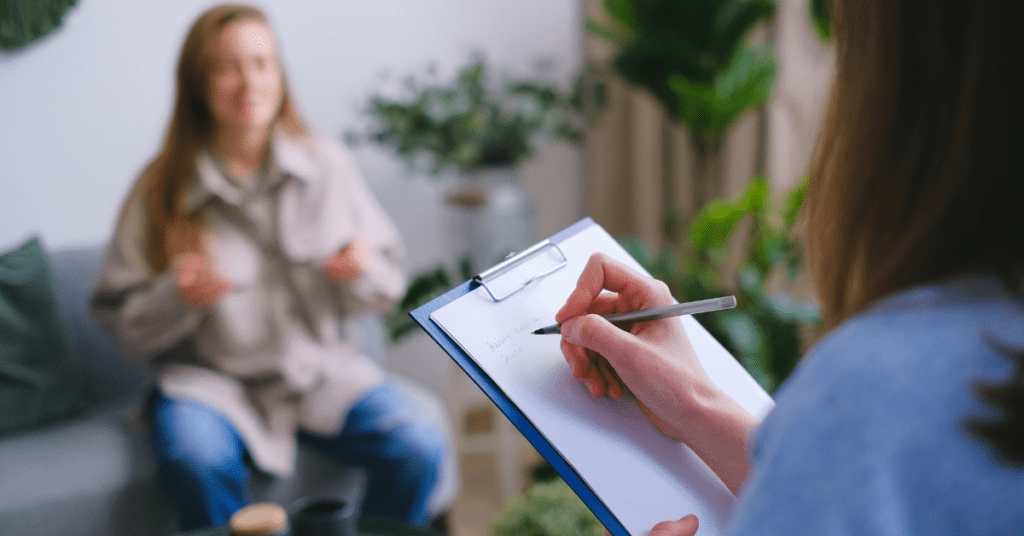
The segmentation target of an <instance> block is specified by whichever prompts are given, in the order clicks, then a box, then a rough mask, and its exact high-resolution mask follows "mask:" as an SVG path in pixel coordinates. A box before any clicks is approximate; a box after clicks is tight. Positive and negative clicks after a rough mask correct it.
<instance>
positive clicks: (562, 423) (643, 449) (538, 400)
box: [430, 224, 773, 536]
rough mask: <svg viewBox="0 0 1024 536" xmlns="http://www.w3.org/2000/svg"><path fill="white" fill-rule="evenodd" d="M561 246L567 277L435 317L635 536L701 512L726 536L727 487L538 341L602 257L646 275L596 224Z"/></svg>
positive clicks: (741, 382)
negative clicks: (594, 258)
mask: <svg viewBox="0 0 1024 536" xmlns="http://www.w3.org/2000/svg"><path fill="white" fill-rule="evenodd" d="M559 245H560V247H561V249H562V251H563V252H564V253H565V256H566V258H567V259H568V264H567V265H566V266H565V267H563V268H561V269H560V270H558V271H556V272H554V273H552V274H550V275H548V276H546V277H544V278H542V279H540V280H538V281H535V282H533V283H532V284H530V285H529V286H527V287H526V288H525V289H523V290H522V291H520V292H517V293H516V294H514V295H512V296H510V297H508V298H506V299H504V300H502V301H501V302H495V301H494V300H493V299H491V296H490V295H489V294H488V293H487V292H486V291H485V290H484V289H483V288H482V287H481V288H477V289H475V290H473V291H471V292H469V293H467V294H466V295H464V296H462V297H461V298H459V299H457V300H455V301H453V302H452V303H450V304H448V305H446V306H444V307H441V308H440V309H438V310H436V311H434V312H433V313H432V314H431V315H430V318H431V320H433V321H434V322H435V323H436V324H437V325H438V326H439V327H440V328H441V329H442V330H444V331H445V332H446V333H447V334H448V335H449V336H450V337H451V338H452V339H453V340H454V341H455V342H456V343H457V344H458V345H459V346H461V347H462V349H463V350H464V351H465V352H466V354H468V355H469V356H470V357H471V358H472V359H473V360H474V361H475V362H476V363H477V364H478V365H479V366H480V367H481V368H482V369H483V370H484V371H485V372H486V373H487V374H488V375H489V376H490V377H491V379H492V380H493V381H494V382H495V383H496V384H497V385H498V387H499V388H500V389H501V390H502V391H503V392H504V393H505V394H506V395H507V396H508V397H509V399H510V400H511V401H512V402H513V403H514V404H515V405H516V406H517V407H518V408H519V409H520V410H521V411H522V412H523V414H524V415H526V417H527V418H528V419H529V420H530V421H531V422H532V424H533V425H534V427H536V428H537V430H538V431H539V432H540V433H541V435H543V436H544V437H545V438H546V439H547V441H548V442H549V443H550V444H551V445H552V446H553V447H554V449H555V450H556V451H557V452H558V453H559V454H560V455H561V456H562V458H563V459H565V461H566V462H567V463H568V464H569V465H570V466H572V467H573V468H574V469H575V470H576V472H577V473H578V474H579V475H581V477H582V478H583V480H584V481H585V482H586V483H587V485H588V486H589V487H590V488H591V489H592V490H593V491H594V493H595V494H596V495H597V496H598V497H600V498H601V500H602V502H604V504H605V505H607V506H608V508H609V510H611V512H612V513H613V514H614V515H615V517H616V518H617V519H618V520H619V522H620V523H622V525H623V526H624V527H625V528H626V530H627V531H629V533H630V534H631V535H634V536H641V535H646V534H647V533H648V532H649V531H650V529H651V527H652V526H653V525H654V524H656V523H658V522H660V521H665V520H669V519H679V518H680V517H682V516H684V515H686V514H691V513H692V514H696V515H697V517H698V518H699V519H700V526H701V529H700V533H701V534H711V535H714V534H720V533H721V532H722V530H723V527H724V523H725V520H726V519H727V518H728V514H729V511H730V509H731V507H732V505H733V503H734V502H735V498H734V497H733V495H732V493H731V492H730V491H729V490H728V488H726V487H725V485H724V484H723V483H722V482H721V480H719V479H718V477H717V476H716V475H715V474H714V473H713V472H712V471H711V470H710V469H709V468H708V467H707V466H706V465H705V464H704V463H703V462H702V461H701V460H700V458H698V457H697V456H696V455H695V454H693V452H691V451H690V450H689V449H688V448H687V447H686V446H684V445H682V444H680V443H677V442H675V441H673V440H671V439H669V438H667V437H665V436H664V435H662V434H661V433H660V432H658V431H657V429H656V428H655V427H654V426H653V425H651V424H650V422H649V421H648V420H647V419H646V418H645V417H644V416H643V414H642V413H641V412H640V410H639V408H638V407H637V405H636V402H635V400H634V399H632V397H623V398H622V399H621V400H611V399H609V398H607V397H605V398H601V399H597V400H595V399H594V398H592V397H591V396H590V394H589V393H587V391H586V388H585V387H584V386H583V385H582V383H581V382H580V381H579V380H577V379H576V378H574V377H573V376H572V374H571V373H570V371H569V367H568V365H567V364H566V362H565V359H564V357H563V356H562V353H561V350H560V349H559V342H560V340H561V337H559V336H558V335H533V334H532V331H533V330H535V329H538V328H540V327H544V326H547V325H550V324H552V323H554V317H555V313H556V312H557V311H558V309H560V308H561V307H562V305H563V304H564V303H565V300H566V298H567V297H568V295H569V293H570V292H571V291H572V290H573V289H574V288H575V286H576V280H577V278H578V277H579V274H580V273H581V272H582V271H583V267H584V266H585V265H586V262H587V259H588V258H589V257H590V255H591V254H592V253H594V252H598V251H600V252H603V253H606V254H608V255H611V256H612V257H614V258H616V259H618V260H620V261H622V262H624V263H626V264H628V265H630V266H631V267H633V268H635V269H637V270H638V271H643V268H641V267H640V266H639V264H637V263H636V261H635V260H634V259H633V258H632V257H631V256H630V255H629V254H628V253H627V252H626V251H625V250H624V249H622V247H621V246H620V245H619V244H618V243H617V242H616V241H615V240H614V239H613V238H612V237H611V236H609V235H608V234H607V233H606V232H605V231H604V229H602V228H601V227H600V226H599V225H596V224H595V225H591V226H589V227H587V228H585V229H584V230H582V231H580V232H579V233H577V234H576V235H574V236H572V237H570V238H568V239H566V240H564V241H563V242H561V243H560V244H559ZM548 254H549V253H544V255H548ZM537 262H547V263H549V264H550V261H549V260H548V261H544V260H542V261H537ZM534 268H536V267H534ZM530 269H531V267H530V263H529V262H528V263H525V264H524V265H522V266H521V267H519V268H517V269H516V270H515V271H513V272H512V273H510V274H506V275H508V276H509V277H510V278H511V279H521V280H525V279H528V276H527V277H526V278H524V277H523V274H524V273H527V274H528V273H529V271H530ZM502 277H504V276H502ZM709 314H714V313H709ZM678 320H679V321H680V322H683V323H684V326H685V327H686V330H687V334H688V335H689V337H690V341H691V343H692V344H693V346H694V349H695V350H696V353H697V355H698V357H699V358H700V360H701V363H702V365H703V366H704V368H705V369H706V370H707V372H708V374H709V375H710V377H711V379H712V380H713V381H714V382H715V383H716V384H717V385H718V386H719V387H720V388H722V389H723V390H724V391H725V392H726V393H727V394H729V395H730V396H732V397H733V398H734V399H736V400H737V402H739V403H740V404H741V405H742V406H743V407H744V408H745V409H747V411H750V412H751V413H752V414H753V415H755V416H758V417H763V416H764V415H765V414H767V412H768V411H769V410H770V409H771V408H772V407H773V402H772V400H771V398H770V397H769V396H768V394H767V393H765V391H764V390H763V389H761V387H760V386H759V385H758V384H757V382H756V381H754V379H753V378H752V377H751V376H750V375H749V374H748V373H747V372H746V371H745V370H744V369H743V368H742V367H741V366H740V365H739V364H738V363H737V362H736V360H735V359H734V358H733V357H732V356H731V355H729V353H728V352H726V351H725V349H724V348H722V346H721V345H720V344H719V343H718V342H717V341H716V340H714V338H713V337H711V335H710V334H708V333H707V331H706V330H705V329H704V328H703V327H701V326H700V324H698V323H697V321H696V320H694V319H693V318H692V317H689V316H685V317H681V318H680V319H678Z"/></svg>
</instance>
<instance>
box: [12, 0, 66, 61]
mask: <svg viewBox="0 0 1024 536" xmlns="http://www.w3.org/2000/svg"><path fill="white" fill-rule="evenodd" d="M76 3H77V0H0V49H3V50H4V51H8V52H12V51H15V50H18V49H20V48H23V47H26V46H28V45H29V44H31V43H33V42H35V41H36V40H38V39H41V38H43V37H44V36H46V35H48V34H49V33H50V32H53V31H54V30H56V29H57V28H59V27H60V25H61V22H63V20H64V15H65V14H66V13H67V12H68V10H70V9H71V8H72V7H74V6H75V4H76Z"/></svg>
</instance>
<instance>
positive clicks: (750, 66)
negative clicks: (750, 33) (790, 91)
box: [669, 45, 778, 136]
mask: <svg viewBox="0 0 1024 536" xmlns="http://www.w3.org/2000/svg"><path fill="white" fill-rule="evenodd" d="M777 70H778V68H777V65H776V62H775V56H774V53H773V52H772V50H771V48H770V47H769V46H768V45H761V46H750V45H742V46H740V47H739V48H738V49H737V51H736V54H735V55H734V56H733V58H732V61H731V62H729V65H728V66H727V67H726V68H725V70H723V71H721V72H720V73H719V74H718V76H717V77H716V78H715V80H714V82H713V83H711V84H707V83H699V82H694V81H692V80H691V79H689V78H686V77H684V76H678V75H674V76H671V77H670V78H669V85H670V87H671V88H672V90H673V91H674V92H675V94H676V98H677V99H678V107H677V109H678V112H679V117H680V119H682V120H683V122H684V123H685V124H686V125H687V126H688V127H689V129H690V131H691V133H692V134H693V135H694V136H701V135H703V134H705V133H709V134H712V135H719V134H721V133H723V132H724V131H725V130H726V128H727V127H728V126H729V125H731V124H732V123H733V122H734V121H735V120H736V119H737V118H739V116H740V115H741V114H743V113H744V112H746V111H748V110H750V109H753V108H760V107H763V106H764V105H765V104H766V103H767V102H768V99H769V98H770V97H771V93H772V88H773V87H774V85H775V78H776V72H777Z"/></svg>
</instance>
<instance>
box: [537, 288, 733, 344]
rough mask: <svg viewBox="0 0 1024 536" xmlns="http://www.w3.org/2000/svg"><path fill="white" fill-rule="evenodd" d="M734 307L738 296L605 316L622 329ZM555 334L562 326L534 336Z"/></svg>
mask: <svg viewBox="0 0 1024 536" xmlns="http://www.w3.org/2000/svg"><path fill="white" fill-rule="evenodd" d="M733 307H736V296H724V297H721V298H711V299H709V300H699V301H693V302H686V303H677V304H675V305H666V306H664V307H654V308H651V309H640V310H639V311H630V312H628V313H614V314H610V315H605V316H604V319H605V320H607V321H609V322H611V323H612V324H615V325H616V326H618V327H620V328H626V327H629V326H630V325H632V324H634V323H636V322H647V321H650V320H658V319H661V318H669V317H672V316H682V315H693V314H697V313H710V312H712V311H721V310H722V309H732V308H733ZM553 333H562V325H561V324H554V325H551V326H548V327H546V328H540V329H538V330H537V331H534V332H533V334H534V335H549V334H553Z"/></svg>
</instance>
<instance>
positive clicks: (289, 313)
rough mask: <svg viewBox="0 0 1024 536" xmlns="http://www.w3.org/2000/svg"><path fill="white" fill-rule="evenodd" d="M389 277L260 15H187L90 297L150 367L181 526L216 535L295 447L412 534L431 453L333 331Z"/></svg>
mask: <svg viewBox="0 0 1024 536" xmlns="http://www.w3.org/2000/svg"><path fill="white" fill-rule="evenodd" d="M402 264H403V252H402V246H401V243H400V240H399V237H398V235H397V233H396V232H395V229H394V227H393V225H392V223H391V222H390V221H389V219H388V218H387V216H386V215H385V214H384V212H383V210H382V209H381V207H380V206H379V205H378V203H377V201H376V200H375V199H374V198H373V197H372V195H371V194H370V192H369V191H368V189H367V188H366V186H365V184H364V183H363V181H362V179H361V177H360V175H359V173H358V172H357V171H356V169H355V168H354V167H353V165H352V163H351V161H350V160H349V158H348V157H347V155H346V154H345V152H344V151H343V150H342V149H341V148H340V147H339V146H337V145H335V144H334V143H332V142H329V141H327V140H325V139H323V138H320V137H318V136H316V135H313V134H311V133H310V132H309V131H307V129H306V128H305V127H304V126H303V123H302V121H301V120H300V119H299V117H298V114H297V112H296V109H295V106H294V104H293V102H292V99H291V96H290V94H289V91H288V85H287V83H286V81H285V76H284V72H283V70H282V68H281V63H280V58H279V57H278V49H277V45H276V40H275V38H274V34H273V32H272V31H271V29H270V26H269V24H268V22H267V19H266V17H265V16H264V15H263V13H261V12H260V11H259V10H257V9H256V8H253V7H250V6H244V5H222V6H217V7H214V8H212V9H210V10H209V11H207V12H205V13H203V14H202V15H201V16H200V17H199V18H198V19H197V20H196V21H195V23H194V24H193V26H192V28H191V30H190V31H189V33H188V36H187V38H186V39H185V43H184V46H183V48H182V51H181V56H180V60H179V63H178V69H177V96H176V101H175V105H174V112H173V116H172V118H171V122H170V126H169V128H168V131H167V135H166V139H165V142H164V145H163V147H162V149H161V150H160V152H159V154H157V156H156V158H154V160H153V161H152V162H151V163H150V164H149V166H148V167H147V168H146V169H145V170H144V171H143V173H142V174H141V176H140V177H139V179H138V181H137V182H136V183H135V185H134V187H133V188H132V190H131V192H130V193H129V195H128V198H127V199H126V201H125V203H124V207H123V209H122V213H121V216H120V218H119V221H118V224H117V228H116V231H115V233H114V237H113V240H112V242H111V244H110V246H109V249H108V252H107V256H106V260H105V265H104V267H103V269H102V273H101V277H100V281H99V283H98V286H97V288H96V290H95V294H94V299H93V309H94V313H95V314H96V315H97V317H98V318H99V319H100V320H101V321H102V322H103V323H104V324H105V325H107V326H108V327H109V328H110V329H111V330H112V331H113V333H114V334H115V335H116V337H117V338H118V339H119V340H120V342H121V343H122V345H123V346H124V347H125V348H126V350H127V351H129V352H130V353H131V354H133V355H136V356H139V357H141V358H144V359H148V360H150V361H151V362H152V364H153V365H154V367H155V368H156V373H157V380H158V385H157V387H156V389H155V390H154V392H153V394H152V396H151V397H150V399H149V401H148V403H147V406H146V416H147V421H148V423H149V426H150V429H151V432H152V440H153V447H154V452H155V456H156V460H157V465H158V472H159V478H160V481H161V483H162V485H163V486H164V487H165V488H166V490H167V491H168V493H169V495H170V497H171V498H172V501H173V502H174V504H175V506H176V507H177V509H178V511H179V514H180V518H181V525H182V528H183V529H192V528H196V527H202V526H208V525H223V524H225V523H226V521H227V519H228V518H229V517H230V515H231V514H232V513H233V512H234V511H236V510H237V509H239V508H240V507H242V506H243V505H245V504H246V503H247V502H248V500H249V499H248V493H247V490H246V483H247V480H248V477H249V466H248V465H247V461H251V463H252V464H253V465H255V467H256V468H258V469H259V470H261V471H265V472H268V473H271V474H276V475H281V476H287V475H289V474H290V473H291V472H292V471H293V468H294V460H295V454H296V444H297V441H300V440H301V441H305V442H308V443H312V444H313V445H315V446H317V447H319V448H320V449H321V450H323V451H324V452H325V453H327V454H328V455H331V456H333V457H335V458H336V459H338V460H339V461H342V462H344V463H351V464H358V465H362V466H365V467H366V468H367V469H368V470H369V474H370V481H369V485H368V492H367V497H366V500H365V503H364V512H365V513H371V514H376V515H382V516H390V517H396V518H400V519H403V520H406V521H409V522H412V523H424V522H426V521H427V520H426V515H427V514H426V502H427V498H428V495H429V493H430V491H431V490H432V487H433V485H434V482H435V480H436V478H437V473H438V467H439V464H440V459H441V455H442V452H443V450H444V448H445V445H444V444H443V439H442V437H441V435H440V434H439V432H438V431H437V430H434V429H432V428H430V427H428V426H425V425H423V424H422V423H421V419H420V418H419V415H418V413H417V408H416V407H415V406H414V405H413V404H412V403H411V402H410V401H409V400H408V399H407V398H406V397H405V396H404V395H403V394H402V392H401V391H399V390H398V389H396V388H395V387H394V386H392V385H390V384H388V383H387V382H386V381H385V376H384V373H383V371H382V370H381V369H380V368H379V367H378V366H377V365H376V364H375V363H374V362H373V361H371V360H370V359H368V358H367V357H366V356H364V355H362V354H361V353H360V351H359V350H358V347H357V345H356V343H355V342H354V341H353V340H351V338H350V337H348V336H347V335H346V333H345V331H344V327H345V322H344V321H345V319H346V317H348V316H349V315H351V314H353V313H360V312H384V311H387V310H388V309H389V308H390V307H392V306H393V304H394V303H395V301H396V300H397V299H398V298H399V297H400V296H401V294H402V293H403V291H404V285H405V279H404V275H403V266H402Z"/></svg>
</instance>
